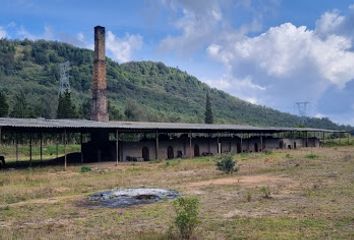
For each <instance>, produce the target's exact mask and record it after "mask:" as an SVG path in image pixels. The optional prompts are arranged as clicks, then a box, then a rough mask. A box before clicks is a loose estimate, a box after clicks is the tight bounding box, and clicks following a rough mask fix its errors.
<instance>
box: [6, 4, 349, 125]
mask: <svg viewBox="0 0 354 240" xmlns="http://www.w3.org/2000/svg"><path fill="white" fill-rule="evenodd" d="M0 6H1V8H0V37H6V38H9V39H24V38H29V39H48V40H58V41H64V42H68V43H71V44H73V45H76V46H79V47H83V48H92V46H93V26H95V25H102V26H105V27H106V29H107V37H106V38H107V55H108V56H110V57H111V58H113V59H114V60H116V61H117V62H119V63H122V62H127V61H133V60H153V61H162V62H164V63H166V65H169V66H173V67H176V66H178V67H179V68H180V69H182V70H186V71H187V72H189V73H190V74H192V75H195V76H196V77H198V78H199V79H200V80H202V81H204V82H206V83H208V84H209V85H210V86H212V87H216V88H218V89H222V90H224V91H226V92H228V93H230V94H232V95H234V96H236V97H239V98H242V99H244V100H247V101H250V102H253V103H257V104H261V105H266V106H270V107H273V108H276V109H279V110H281V111H285V112H291V113H297V108H296V106H295V103H296V102H300V101H309V102H310V106H309V110H308V115H310V116H316V117H329V118H331V119H332V120H334V121H336V122H339V123H345V124H352V125H354V94H353V93H354V81H353V80H354V47H353V43H354V42H353V40H354V0H351V1H349V0H348V1H347V0H341V1H333V0H311V1H309V0H296V1H293V0H220V1H217V0H145V1H144V0H140V1H138V0H136V1H134V0H130V1H114V0H101V1H93V0H86V1H79V0H72V1H64V0H52V1H50V0H48V1H45V0H11V1H8V0H0Z"/></svg>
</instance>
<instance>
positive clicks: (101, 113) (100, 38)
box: [91, 26, 109, 122]
mask: <svg viewBox="0 0 354 240" xmlns="http://www.w3.org/2000/svg"><path fill="white" fill-rule="evenodd" d="M105 41H106V40H105V28H104V27H101V26H96V27H95V53H94V54H95V55H94V63H93V79H92V102H91V120H94V121H99V122H107V121H109V116H108V110H107V106H108V105H107V96H106V91H107V81H106V54H105V52H106V50H105Z"/></svg>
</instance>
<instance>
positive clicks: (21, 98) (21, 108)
mask: <svg viewBox="0 0 354 240" xmlns="http://www.w3.org/2000/svg"><path fill="white" fill-rule="evenodd" d="M27 113H28V106H27V101H26V96H25V94H24V93H23V92H22V91H20V92H19V93H18V94H17V95H16V96H15V101H14V105H13V108H12V111H11V113H10V117H15V118H25V117H27Z"/></svg>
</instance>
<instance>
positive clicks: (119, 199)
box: [89, 188, 179, 208]
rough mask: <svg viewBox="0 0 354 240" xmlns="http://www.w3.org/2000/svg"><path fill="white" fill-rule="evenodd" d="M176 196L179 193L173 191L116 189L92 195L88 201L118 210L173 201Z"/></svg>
mask: <svg viewBox="0 0 354 240" xmlns="http://www.w3.org/2000/svg"><path fill="white" fill-rule="evenodd" d="M178 196H179V193H178V192H176V191H174V190H168V189H161V188H118V189H113V190H110V191H104V192H98V193H95V194H92V195H91V196H89V200H90V201H91V202H93V203H96V204H98V205H101V206H104V207H112V208H119V207H128V206H132V205H139V204H149V203H154V202H158V201H162V200H168V199H175V198H177V197H178Z"/></svg>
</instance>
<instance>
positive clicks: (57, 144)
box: [55, 135, 60, 160]
mask: <svg viewBox="0 0 354 240" xmlns="http://www.w3.org/2000/svg"><path fill="white" fill-rule="evenodd" d="M59 138H60V137H59V136H58V135H57V140H56V143H55V148H56V154H57V160H58V159H59Z"/></svg>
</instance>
